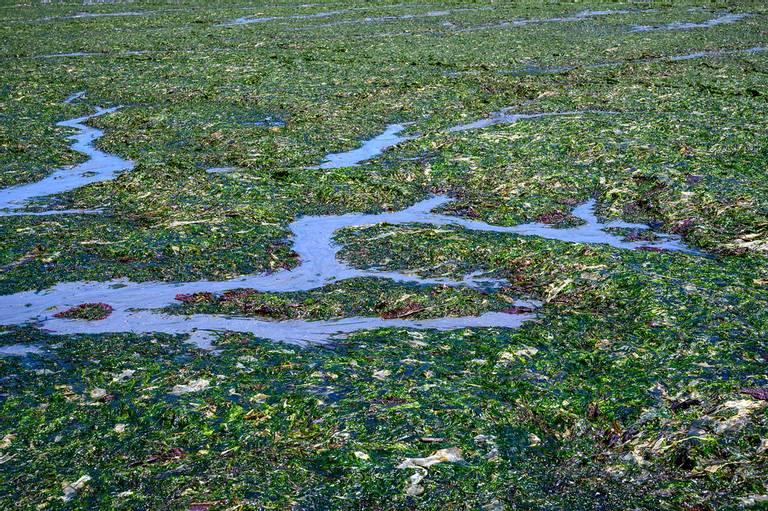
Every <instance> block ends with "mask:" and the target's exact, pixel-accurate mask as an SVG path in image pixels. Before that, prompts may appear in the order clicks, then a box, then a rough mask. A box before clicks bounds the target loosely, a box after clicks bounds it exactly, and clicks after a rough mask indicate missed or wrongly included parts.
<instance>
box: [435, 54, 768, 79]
mask: <svg viewBox="0 0 768 511" xmlns="http://www.w3.org/2000/svg"><path fill="white" fill-rule="evenodd" d="M766 51H768V47H765V46H753V47H751V48H744V49H738V50H707V51H697V52H692V53H686V54H682V55H670V56H665V57H650V58H643V59H631V60H616V61H613V62H601V63H599V64H587V65H583V66H552V67H539V66H535V65H528V66H525V67H522V68H519V69H513V70H499V71H496V73H497V74H500V75H511V76H527V75H547V74H561V73H568V72H571V71H575V70H577V69H602V68H610V67H620V66H624V65H627V64H650V63H653V62H665V61H669V62H680V61H686V60H695V59H703V58H717V57H728V56H731V55H757V54H760V53H764V52H766ZM472 74H475V75H476V74H480V71H448V72H446V73H445V76H447V77H457V76H465V75H472Z"/></svg>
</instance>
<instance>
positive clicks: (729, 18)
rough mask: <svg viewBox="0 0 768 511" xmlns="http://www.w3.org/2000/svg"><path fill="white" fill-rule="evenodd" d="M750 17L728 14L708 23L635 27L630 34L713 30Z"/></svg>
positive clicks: (677, 23)
mask: <svg viewBox="0 0 768 511" xmlns="http://www.w3.org/2000/svg"><path fill="white" fill-rule="evenodd" d="M747 16H749V14H744V13H740V14H733V13H726V14H721V15H720V16H717V17H716V18H712V19H710V20H707V21H701V22H690V21H676V22H674V23H667V24H664V25H634V26H633V27H632V28H631V29H630V32H653V31H656V30H691V29H694V28H711V27H716V26H717V25H727V24H730V23H736V22H737V21H740V20H742V19H744V18H746V17H747Z"/></svg>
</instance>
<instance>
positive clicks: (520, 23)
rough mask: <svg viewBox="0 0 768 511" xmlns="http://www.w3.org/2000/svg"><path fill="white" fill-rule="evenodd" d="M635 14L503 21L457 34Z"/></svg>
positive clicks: (608, 12) (588, 13)
mask: <svg viewBox="0 0 768 511" xmlns="http://www.w3.org/2000/svg"><path fill="white" fill-rule="evenodd" d="M633 12H638V11H629V10H624V9H616V10H603V11H580V12H577V13H575V14H571V15H569V16H557V17H554V18H534V19H518V20H511V21H502V22H499V23H490V24H487V25H479V26H476V27H467V28H462V29H459V30H457V32H461V33H463V32H475V31H478V30H490V29H498V28H514V27H525V26H528V25H539V24H544V23H570V22H576V21H584V20H587V19H590V18H596V17H601V16H612V15H618V14H631V13H633ZM640 12H647V11H640Z"/></svg>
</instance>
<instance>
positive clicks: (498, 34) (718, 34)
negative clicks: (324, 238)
mask: <svg viewBox="0 0 768 511" xmlns="http://www.w3.org/2000/svg"><path fill="white" fill-rule="evenodd" d="M299 4H303V1H302V2H296V5H294V6H292V5H290V4H288V3H281V4H280V5H279V6H272V7H258V6H256V7H254V6H253V5H240V4H237V3H236V2H230V3H217V4H216V6H215V7H212V6H208V5H206V4H205V3H193V2H182V3H173V4H166V3H159V2H154V3H153V2H132V3H127V4H108V5H98V6H89V7H83V6H79V5H74V4H48V5H42V6H41V5H34V6H33V5H29V6H17V5H15V4H14V5H11V3H10V2H6V3H4V4H2V5H0V19H1V20H2V21H0V32H1V33H2V36H1V38H2V41H3V45H2V48H0V59H2V65H1V66H0V76H2V80H1V82H0V83H1V85H0V120H1V121H2V122H0V185H2V186H7V185H11V184H16V183H22V182H29V181H33V180H35V179H38V178H40V177H41V176H43V175H45V174H46V172H47V171H49V170H50V169H51V168H53V167H55V166H58V165H63V164H70V163H74V162H77V161H78V158H79V155H78V154H76V153H73V152H71V151H69V149H68V141H67V140H66V138H65V136H66V135H67V130H65V129H63V128H57V127H56V126H55V122H56V121H58V120H61V119H65V118H72V117H75V116H77V115H85V114H88V113H91V112H92V109H93V106H96V105H99V106H110V105H117V104H122V105H125V107H124V108H123V109H121V110H119V111H117V112H115V113H112V114H109V115H106V116H103V117H99V118H96V119H93V121H92V122H93V124H94V125H96V126H98V127H100V128H103V129H104V130H105V132H106V134H105V136H104V137H103V138H102V139H100V140H99V141H98V145H99V147H101V148H103V149H104V150H107V151H109V152H113V153H117V154H120V155H121V156H123V157H128V158H131V159H132V160H133V161H134V162H135V163H136V168H135V169H134V170H133V171H131V172H130V173H128V174H125V175H123V176H121V177H120V178H119V179H117V180H115V181H111V182H105V183H100V184H97V185H93V186H89V187H87V188H83V189H79V190H76V191H74V192H72V193H68V194H64V195H62V196H58V197H56V198H55V200H52V201H49V202H52V203H53V204H55V206H56V207H62V208H64V207H67V208H104V209H105V210H106V213H105V214H104V215H100V216H96V215H91V216H79V215H71V216H59V217H14V218H2V219H0V267H1V268H2V270H0V271H1V272H2V273H0V292H2V293H11V292H16V291H20V290H28V289H36V288H40V289H42V288H46V287H48V286H50V285H52V284H54V283H56V282H59V281H76V280H83V279H91V280H108V279H111V278H115V277H129V278H131V279H132V280H152V279H157V280H168V281H171V280H192V279H199V278H208V279H222V278H227V277H232V276H235V275H239V274H246V273H252V272H260V271H273V270H276V269H278V268H283V267H292V266H294V265H296V264H297V261H296V260H295V258H294V257H293V256H294V254H293V253H292V251H291V248H290V244H289V243H288V244H287V243H286V237H287V230H286V226H287V225H288V223H289V222H290V221H292V220H293V219H295V218H296V217H297V216H298V215H301V214H318V213H329V214H331V213H332V214H338V213H344V212H349V211H382V210H392V209H400V208H403V207H405V206H407V205H410V204H412V203H413V202H414V201H416V200H418V199H421V198H423V197H425V196H426V195H427V194H429V193H431V192H447V193H449V194H451V195H453V196H456V197H458V198H459V200H458V201H457V202H456V203H452V204H450V205H449V206H448V208H449V210H450V211H451V212H452V213H453V214H456V215H462V216H470V217H476V218H480V219H483V220H485V221H487V222H490V223H495V224H503V225H513V224H516V223H519V222H524V221H534V220H536V219H547V220H552V221H556V222H560V223H562V224H564V225H567V224H569V223H570V222H571V221H572V219H571V218H570V217H569V216H568V214H569V212H570V209H571V208H572V206H573V205H574V204H576V203H579V202H581V201H583V200H585V199H587V198H588V197H590V196H595V197H597V199H598V201H599V205H600V208H599V213H600V214H601V215H602V216H604V217H606V218H624V219H626V220H640V221H645V222H652V223H655V224H658V226H660V230H662V231H667V232H677V233H679V234H681V235H682V236H684V238H685V240H686V241H687V242H688V243H689V244H691V245H692V246H694V247H696V248H699V249H702V250H706V251H707V252H709V253H710V254H712V257H711V258H701V257H694V256H689V255H684V254H665V253H654V252H627V251H620V250H616V249H612V248H607V247H601V246H584V245H574V244H567V243H561V242H556V241H550V240H542V239H538V238H522V237H519V236H511V235H505V236H497V235H493V234H490V233H474V232H467V231H464V230H462V229H457V228H447V227H441V228H437V227H434V226H419V225H414V226H386V225H384V226H372V227H368V228H360V229H350V230H346V231H344V232H342V233H340V234H339V236H338V240H339V242H340V243H341V244H342V245H343V247H344V249H343V250H342V253H341V256H342V257H344V258H345V259H346V260H348V261H350V262H352V263H354V264H355V265H358V266H360V267H373V266H375V267H381V268H386V269H398V270H412V271H417V272H419V273H420V274H423V275H434V276H452V277H460V276H462V275H464V274H466V273H468V272H471V271H474V270H482V271H484V272H488V273H489V274H491V275H492V276H495V277H499V278H505V279H508V282H509V283H508V285H507V286H506V287H505V288H503V289H502V290H500V291H497V292H490V291H489V292H488V293H483V292H480V291H470V290H465V289H442V288H439V287H416V286H409V285H404V284H392V283H389V282H374V281H371V280H358V281H351V282H344V283H339V284H336V285H333V286H327V287H325V288H322V289H319V290H316V291H311V292H306V293H290V294H263V293H259V294H257V295H251V296H238V297H237V298H236V299H233V300H224V301H222V300H221V297H218V298H214V299H208V298H207V297H206V298H205V299H200V300H197V299H196V300H187V301H186V302H182V301H180V302H179V307H178V308H176V309H175V310H174V311H173V312H174V313H179V312H185V311H186V312H190V311H206V312H221V313H226V314H256V315H265V316H268V317H275V318H288V317H290V318H297V317H299V318H311V319H316V318H328V317H344V316H350V315H360V314H365V315H394V316H397V315H399V314H402V313H405V312H407V313H408V314H410V313H411V311H410V310H409V309H407V308H405V307H406V306H408V304H412V303H415V304H418V305H419V306H420V307H422V309H420V310H418V311H413V314H414V316H415V317H419V316H421V317H439V316H441V315H461V314H475V313H479V312H482V311H485V310H503V309H504V308H505V307H508V306H509V305H508V300H509V299H513V298H535V299H539V300H542V301H544V302H546V303H545V305H544V307H543V309H542V311H541V315H540V318H539V319H538V320H537V321H535V322H532V323H528V324H526V325H525V326H524V327H523V328H521V329H519V330H514V331H513V330H491V329H485V330H457V331H453V332H447V333H446V332H442V333H441V332H407V331H403V330H396V329H392V330H379V331H376V332H368V333H359V334H355V335H353V336H351V337H349V338H348V339H344V340H338V341H336V342H334V343H332V344H330V345H328V346H325V347H311V348H307V349H300V348H296V347H286V346H284V345H281V344H277V343H266V342H263V341H260V340H258V339H255V338H252V337H250V336H247V335H244V334H226V333H223V334H221V335H220V336H219V337H218V340H217V342H216V346H217V348H219V349H220V353H218V354H214V353H210V352H205V351H200V350H196V349H194V348H193V347H191V346H190V345H189V344H185V343H184V341H185V338H184V336H179V337H172V336H162V335H157V336H133V335H128V334H111V335H99V336H83V335H79V336H49V335H46V334H45V333H43V332H40V331H39V330H37V329H35V328H32V327H24V328H16V327H7V328H6V329H7V330H8V331H7V333H5V334H4V335H2V336H0V343H2V345H6V344H8V345H12V344H20V343H29V342H33V343H37V344H39V345H41V346H43V347H44V348H45V351H44V352H43V353H42V354H39V355H31V356H29V357H26V358H18V357H6V358H0V400H1V401H0V403H1V404H0V408H1V409H0V508H2V509H24V510H26V509H83V510H85V509H137V510H138V509H142V510H143V509H169V510H177V509H178V510H186V509H197V510H199V509H211V510H214V509H222V510H223V509H231V510H241V509H242V510H250V509H254V510H255V509H300V510H325V509H412V508H416V509H471V510H474V509H486V510H493V511H496V510H502V509H552V510H555V509H574V510H582V509H585V510H586V509H611V510H613V509H615V510H624V509H648V510H653V509H680V510H689V511H693V510H706V511H708V510H715V509H717V510H720V509H739V508H741V507H751V508H755V509H757V508H760V506H765V505H766V504H765V499H766V497H763V496H765V495H768V487H766V476H765V475H766V473H767V472H768V440H767V439H766V438H767V437H768V418H767V417H766V414H765V405H766V404H767V403H768V401H765V400H764V399H761V396H764V394H761V393H760V392H751V393H749V394H745V393H742V390H744V389H756V388H758V389H759V388H765V387H768V374H767V373H768V345H767V343H766V336H767V335H768V265H766V253H767V251H768V178H766V167H767V166H768V122H766V121H767V120H768V104H767V103H766V91H767V90H768V78H767V75H766V73H768V53H763V54H753V55H750V54H740V55H729V56H726V57H722V58H702V59H694V60H687V61H680V62H670V61H658V62H651V63H642V62H635V63H630V64H626V65H620V66H616V67H605V68H597V69H587V68H586V67H585V66H587V65H589V64H595V63H601V62H616V61H638V60H639V59H645V58H652V57H663V56H672V55H681V54H688V53H692V52H698V51H704V50H732V49H741V48H749V47H754V46H760V45H763V46H768V43H767V42H766V41H767V39H768V37H767V35H766V34H767V33H768V22H766V15H768V10H767V9H766V7H765V5H764V4H763V3H762V2H738V1H737V2H728V3H727V5H726V3H725V2H709V3H707V2H699V3H698V6H700V7H703V10H695V11H689V10H688V8H689V7H692V6H693V5H694V4H693V3H687V2H676V1H671V2H664V3H656V4H654V5H652V7H654V8H656V9H657V10H656V11H655V12H637V10H639V9H642V8H645V7H646V4H644V3H643V4H640V5H639V6H638V4H629V3H621V2H602V3H597V2H596V3H590V4H588V5H587V4H583V3H559V4H556V3H552V4H547V5H546V6H541V5H540V3H539V2H531V1H524V2H519V3H515V4H514V5H508V4H506V3H504V4H502V5H499V4H496V3H493V4H492V3H484V2H477V3H474V4H471V5H459V4H458V3H457V4H455V5H453V2H441V3H440V5H439V6H427V5H424V4H423V3H420V2H414V3H413V5H407V4H403V3H398V4H397V5H394V4H392V5H390V4H387V3H386V2H353V1H352V0H350V2H349V3H348V4H338V3H327V4H325V5H320V6H317V7H311V8H309V7H299V6H298V5H299ZM355 4H356V5H355ZM451 6H454V7H481V6H492V7H493V10H476V11H463V12H456V13H454V14H450V15H446V16H439V17H426V18H414V19H409V20H394V21H387V22H381V23H368V24H343V25H336V26H329V27H319V26H317V25H322V24H327V23H333V22H334V21H341V20H352V19H361V18H365V17H380V16H388V15H389V16H398V15H403V14H409V13H410V14H412V13H424V12H428V11H430V10H436V9H449V8H451ZM345 7H354V8H355V9H358V10H355V11H352V12H348V13H345V14H339V15H336V16H331V17H327V18H314V19H311V18H310V19H281V20H273V21H270V22H265V23H258V24H252V25H245V26H232V27H219V26H216V24H218V23H222V22H226V21H229V20H232V19H235V18H238V17H241V16H246V15H251V14H254V15H257V14H259V13H263V14H260V15H264V16H288V15H293V14H297V13H313V12H322V11H331V10H338V9H344V8H345ZM726 8H727V9H729V10H730V11H731V12H749V13H752V14H753V16H751V17H748V18H745V19H743V20H741V21H739V22H737V23H735V24H725V25H719V26H715V27H710V28H702V29H695V30H688V31H683V30H678V31H674V30H673V31H658V32H648V33H629V32H628V31H627V28H628V27H629V26H631V25H634V24H643V25H649V24H662V23H669V22H674V21H703V20H707V19H711V18H713V17H715V16H716V15H717V14H718V13H719V12H721V11H722V10H723V9H726ZM583 9H596V10H600V9H630V10H633V12H631V13H628V14H616V15H611V16H603V17H594V18H590V19H585V20H582V21H579V22H570V23H542V24H533V25H528V26H524V27H515V28H506V29H488V30H480V31H474V32H466V33H462V32H459V30H460V29H461V28H467V27H477V26H481V25H485V24H491V23H494V22H498V21H501V20H509V19H514V18H548V17H554V16H562V15H568V14H573V13H575V12H578V11H580V10H583ZM82 10H88V11H89V12H110V11H111V12H123V11H144V10H146V11H150V12H151V14H150V15H147V16H122V17H95V18H78V19H59V20H48V21H44V20H43V21H40V20H41V18H44V17H48V16H57V15H65V14H73V13H75V12H78V11H82ZM33 20H38V21H33ZM445 23H449V24H450V25H446V24H445ZM309 27H314V28H311V29H310V28H309ZM298 28H307V29H306V30H293V29H298ZM78 51H83V52H96V53H99V55H96V56H87V57H56V58H41V57H42V56H43V55H49V54H55V53H68V52H78ZM129 51H149V53H144V54H138V55H136V54H127V53H126V52H129ZM531 65H536V66H542V67H551V66H566V65H567V66H577V67H576V69H575V70H573V71H569V72H565V73H560V74H532V75H525V74H519V73H518V74H514V73H512V74H510V73H504V72H505V71H514V70H517V69H523V68H525V67H526V66H531ZM464 71H469V72H470V73H464V74H459V75H457V76H449V75H450V73H455V72H464ZM79 90H86V91H87V95H86V96H85V97H83V98H81V99H79V100H77V101H75V102H74V103H73V104H71V105H63V104H62V101H63V99H64V98H66V97H67V96H69V95H70V94H71V93H73V92H75V91H79ZM506 106H511V107H512V109H513V111H517V112H527V113H532V112H554V111H571V110H603V111H610V112H613V113H611V114H600V113H594V114H584V115H582V116H576V117H549V118H541V119H536V120H530V121H523V122H519V123H517V124H512V125H500V126H495V127H491V128H487V129H484V130H474V131H466V132H460V133H447V132H446V129H447V128H449V127H450V126H453V125H456V124H460V123H466V122H470V121H473V120H476V119H478V118H482V117H484V116H486V115H488V114H489V113H490V112H492V111H496V110H499V109H500V108H502V107H506ZM267 118H279V119H282V120H284V121H285V126H280V125H277V124H276V123H271V122H267V123H266V125H260V124H261V123H262V121H264V120H265V119H267ZM408 121H414V122H415V124H414V125H412V126H409V128H408V131H409V133H413V134H415V133H419V134H421V136H420V137H418V138H416V139H414V140H411V141H409V142H406V143H403V144H401V145H399V146H397V147H396V148H393V149H392V150H390V151H388V152H387V153H385V155H384V156H382V157H381V158H379V159H376V160H374V161H373V162H370V163H369V164H367V165H365V166H361V167H355V168H345V169H337V170H307V169H305V168H304V167H306V166H308V165H313V164H317V163H319V162H320V161H321V160H322V157H323V155H324V154H326V153H328V152H338V151H342V150H347V149H351V148H354V147H357V146H358V145H359V142H358V141H359V140H360V139H364V138H369V137H371V136H374V135H376V134H378V133H380V132H381V131H383V128H384V126H385V125H386V124H388V123H392V122H408ZM222 166H235V167H238V169H239V170H238V171H237V172H234V173H230V174H208V173H206V172H205V169H206V168H208V167H222ZM629 234H630V235H632V234H631V233H629ZM372 238H376V239H375V240H372ZM22 305H23V304H20V306H22ZM136 305H137V307H138V306H141V304H136ZM296 305H298V306H296ZM411 307H414V306H411ZM190 384H194V385H193V388H192V389H189V390H192V392H185V390H186V389H185V388H184V387H183V386H184V385H190ZM176 386H179V387H176ZM450 447H458V448H460V449H461V450H462V453H463V458H464V461H460V462H456V463H442V464H438V465H435V466H433V467H430V468H429V469H428V472H427V475H426V477H425V478H424V480H423V481H422V482H421V483H420V485H421V486H422V487H423V490H424V491H423V493H422V494H421V495H417V496H409V495H406V487H407V486H408V478H409V477H410V476H411V475H412V474H413V473H414V472H415V470H413V469H407V470H405V469H397V468H396V466H397V465H398V464H399V463H400V462H402V461H403V460H404V459H405V458H408V457H415V456H428V455H429V454H431V453H432V452H434V451H436V450H438V449H442V448H450ZM83 476H88V477H90V480H87V478H86V479H81V478H82V477H83ZM78 480H80V483H79V484H74V483H75V482H76V481H78ZM66 484H70V486H69V487H68V488H66V490H65V489H64V486H65V485H66ZM64 496H66V497H67V500H65V499H63V498H62V497H64ZM761 499H762V500H761ZM194 503H196V504H197V505H193V504H194Z"/></svg>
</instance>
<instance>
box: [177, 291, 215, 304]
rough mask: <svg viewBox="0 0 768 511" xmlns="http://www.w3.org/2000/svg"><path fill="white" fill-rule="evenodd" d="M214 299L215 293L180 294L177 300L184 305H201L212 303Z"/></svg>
mask: <svg viewBox="0 0 768 511" xmlns="http://www.w3.org/2000/svg"><path fill="white" fill-rule="evenodd" d="M213 299H214V297H213V293H207V292H206V293H189V294H187V293H179V294H177V295H176V300H178V301H180V302H184V303H201V302H212V301H213Z"/></svg>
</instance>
